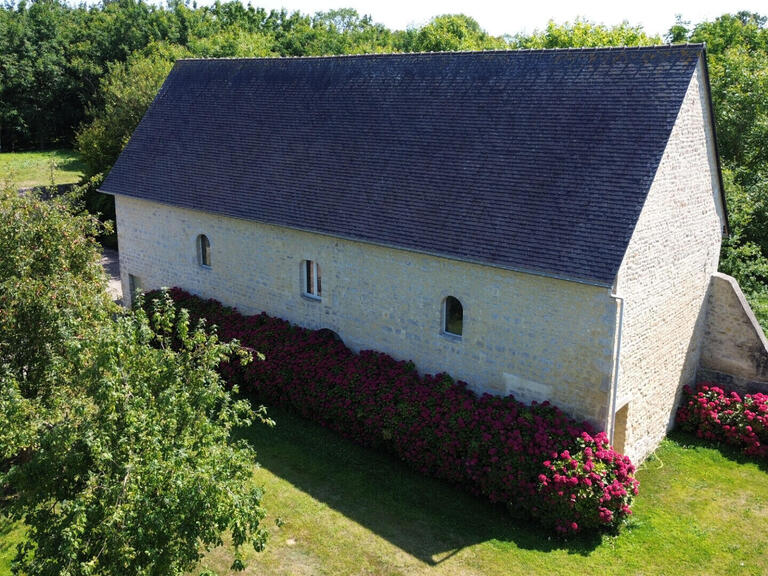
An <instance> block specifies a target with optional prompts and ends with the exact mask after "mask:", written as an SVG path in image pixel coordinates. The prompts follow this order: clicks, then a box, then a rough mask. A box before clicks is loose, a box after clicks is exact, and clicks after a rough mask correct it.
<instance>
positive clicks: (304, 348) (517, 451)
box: [147, 288, 638, 534]
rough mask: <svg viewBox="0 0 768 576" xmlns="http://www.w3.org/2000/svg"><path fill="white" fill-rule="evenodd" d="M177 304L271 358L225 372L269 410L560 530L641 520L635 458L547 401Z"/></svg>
mask: <svg viewBox="0 0 768 576" xmlns="http://www.w3.org/2000/svg"><path fill="white" fill-rule="evenodd" d="M171 295H172V297H173V298H174V300H175V301H176V303H177V305H179V306H180V307H184V308H186V309H187V310H189V311H190V314H191V315H192V316H193V317H195V316H196V317H204V318H205V319H206V320H207V321H208V322H209V323H211V324H214V325H216V326H217V327H218V330H219V336H220V337H221V338H222V339H223V340H229V339H233V338H236V339H237V340H239V341H240V342H241V344H242V345H244V346H246V347H249V348H252V349H254V350H258V351H259V352H260V353H263V355H264V359H263V360H262V361H260V362H253V363H251V364H249V365H247V366H245V367H242V366H240V365H239V364H236V363H229V364H224V365H222V368H221V370H222V373H223V375H224V376H225V378H226V379H227V380H228V381H229V382H231V383H233V384H237V385H238V386H239V388H240V390H242V391H245V392H250V393H253V394H255V395H257V396H258V398H259V400H260V401H265V402H273V403H275V402H276V403H278V404H280V405H283V406H287V407H289V408H291V409H293V410H294V411H296V412H298V413H299V414H301V415H302V416H304V417H306V418H310V419H312V420H314V421H316V422H319V423H320V424H321V425H322V426H324V427H327V428H329V429H332V430H334V431H336V432H337V433H339V434H341V435H343V436H345V437H347V438H350V439H352V440H353V441H355V442H357V443H360V444H363V445H366V446H373V447H376V448H380V449H383V450H386V451H389V452H391V453H394V454H395V455H397V456H398V457H399V458H400V459H402V460H403V461H405V462H407V463H408V464H409V465H410V466H412V467H413V468H415V469H416V470H418V471H419V472H421V473H423V474H427V475H430V476H434V477H437V478H442V479H445V480H448V481H451V482H454V483H456V484H458V485H461V486H463V487H464V488H466V489H468V490H469V491H471V492H473V493H475V494H478V495H483V496H485V497H486V498H488V499H490V500H491V501H492V502H500V503H505V504H506V505H507V506H508V507H509V508H510V510H512V511H514V512H517V513H521V512H522V513H524V514H528V515H530V516H532V517H534V518H535V519H536V520H538V521H539V522H540V523H541V524H543V525H545V526H547V527H550V528H553V529H555V530H556V531H558V532H560V533H564V534H570V533H575V532H579V531H580V530H582V529H590V530H591V529H596V528H614V527H617V526H618V525H619V524H620V523H621V522H622V521H623V520H625V519H626V517H627V515H629V514H630V513H631V511H630V508H629V506H630V504H631V501H632V498H633V496H634V495H636V494H637V486H638V483H637V481H636V480H635V479H634V477H633V474H634V467H633V466H632V464H631V462H630V461H629V459H628V458H626V457H625V456H622V455H620V454H617V453H616V452H614V451H613V450H612V449H611V448H610V446H609V443H608V440H607V438H606V436H605V434H603V433H599V434H595V432H594V430H592V428H591V426H590V425H589V424H588V423H586V422H577V421H575V420H573V419H572V418H570V417H569V416H567V415H566V414H565V413H563V412H562V411H561V410H560V409H558V408H557V407H555V406H553V405H551V404H549V403H548V402H544V403H540V404H538V403H535V402H534V403H533V404H531V405H530V406H529V405H525V404H522V403H521V402H518V401H517V400H515V399H514V398H513V397H512V396H507V397H498V396H491V395H488V394H484V395H482V396H478V395H476V394H475V393H474V392H472V391H471V390H469V388H468V387H467V384H466V383H464V382H456V381H454V380H453V379H452V378H451V377H450V376H449V375H447V374H436V375H424V376H422V375H420V374H419V373H418V372H417V370H416V367H415V366H414V365H413V363H411V362H403V361H398V360H395V359H394V358H392V357H391V356H388V355H386V354H382V353H380V352H375V351H371V350H364V351H362V352H360V353H359V354H356V353H354V352H353V351H351V350H350V349H349V348H347V347H346V346H345V345H344V344H343V343H342V342H339V341H338V340H334V339H333V338H331V337H329V336H326V335H325V334H323V333H322V332H321V331H313V330H308V329H305V328H300V327H298V326H295V325H292V324H290V323H289V322H286V321H284V320H281V319H278V318H272V317H270V316H268V315H266V314H264V313H262V314H258V315H255V316H243V315H241V314H239V313H238V312H237V311H236V310H235V309H233V308H228V307H225V306H223V305H221V304H220V303H219V302H216V301H215V300H207V301H204V300H201V299H199V298H197V297H195V296H192V295H191V294H188V293H186V292H184V291H182V290H180V289H177V288H174V289H172V290H171ZM147 300H148V301H149V300H151V296H148V298H147ZM566 485H567V488H566Z"/></svg>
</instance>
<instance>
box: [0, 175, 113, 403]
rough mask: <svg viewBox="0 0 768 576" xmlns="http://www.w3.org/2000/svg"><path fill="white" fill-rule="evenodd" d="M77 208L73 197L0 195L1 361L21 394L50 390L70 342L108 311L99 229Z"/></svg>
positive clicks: (34, 393)
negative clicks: (101, 264)
mask: <svg viewBox="0 0 768 576" xmlns="http://www.w3.org/2000/svg"><path fill="white" fill-rule="evenodd" d="M74 208H77V206H74ZM72 210H73V204H72V199H69V198H56V199H53V200H50V201H45V202H44V201H41V200H40V199H39V198H37V197H36V196H35V195H34V193H30V194H28V195H24V196H21V195H19V194H17V193H16V192H15V191H13V190H11V187H10V185H9V186H8V188H7V189H6V190H4V191H2V192H0V254H2V258H0V366H2V367H3V369H4V371H5V373H6V375H8V376H10V377H13V378H14V380H15V381H16V382H17V384H18V386H19V390H20V392H21V393H22V394H23V395H24V397H37V396H40V397H47V396H48V395H49V394H51V393H52V390H54V389H55V387H56V384H57V381H58V377H59V367H60V365H61V363H62V361H63V358H64V357H65V356H66V354H67V353H68V350H69V346H70V342H71V341H73V340H74V341H76V340H78V339H79V338H81V337H82V335H83V332H84V331H85V330H87V329H89V328H92V327H94V326H96V325H97V324H98V323H100V322H101V321H103V320H104V319H105V318H106V317H107V316H108V314H109V313H110V311H111V307H110V304H111V303H110V301H109V298H108V296H107V295H106V293H105V291H104V285H105V279H104V271H103V269H102V268H101V266H100V265H99V261H98V257H97V247H96V243H95V242H94V240H93V237H94V235H95V234H96V233H97V232H98V231H99V230H100V226H99V224H98V221H96V220H95V219H94V218H92V217H91V216H89V215H88V214H83V213H73V211H72Z"/></svg>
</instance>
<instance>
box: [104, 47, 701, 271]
mask: <svg viewBox="0 0 768 576" xmlns="http://www.w3.org/2000/svg"><path fill="white" fill-rule="evenodd" d="M703 49H704V47H703V46H702V45H677V46H660V47H643V48H613V49H605V48H603V49H575V50H539V51H499V52H463V53H434V54H433V53H428V54H385V55H363V56H337V57H320V58H317V57H314V58H259V59H226V60H181V61H179V62H177V63H176V65H175V67H174V68H173V70H172V71H171V73H170V75H169V76H168V78H167V80H166V81H165V83H164V84H163V86H162V88H161V89H160V92H159V93H158V95H157V97H156V98H155V100H154V102H153V104H152V105H151V107H150V108H149V110H148V112H147V113H146V115H145V116H144V118H143V120H142V121H141V123H140V125H139V127H138V128H137V129H136V131H135V132H134V134H133V136H132V138H131V140H130V142H129V143H128V145H127V146H126V147H125V150H124V151H123V153H122V154H121V155H120V157H119V159H118V161H117V163H116V164H115V166H114V168H113V169H112V171H111V172H110V174H109V175H108V177H107V178H106V180H105V181H104V183H103V185H102V187H101V190H102V191H103V192H105V193H108V194H118V195H119V194H122V195H126V196H133V197H137V198H144V199H148V200H153V201H157V202H162V203H167V204H172V205H176V206H183V207H186V208H192V209H197V210H205V211H209V212H214V213H218V214H224V215H228V216H233V217H237V218H244V219H249V220H256V221H260V222H266V223H271V224H277V225H282V226H288V227H292V228H298V229H303V230H310V231H316V232H320V233H323V234H330V235H334V236H340V237H345V238H352V239H357V240H361V241H365V242H372V243H376V244H384V245H388V246H395V247H400V248H404V249H408V250H416V251H419V252H426V253H432V254H439V255H444V256H447V257H450V258H457V259H462V260H469V261H473V262H480V263H486V264H490V265H493V266H498V267H503V268H510V269H515V270H522V271H529V272H534V273H540V274H545V275H550V276H555V277H564V278H568V279H575V280H580V281H585V282H589V283H594V284H598V285H605V286H610V285H611V284H612V282H613V281H614V278H615V276H616V273H617V272H618V269H619V266H620V264H621V260H622V257H623V255H624V252H625V250H626V248H627V245H628V242H629V239H630V236H631V234H632V231H633V229H634V226H635V224H636V222H637V219H638V216H639V214H640V210H641V208H642V206H643V203H644V201H645V198H646V195H647V193H648V190H649V187H650V185H651V182H652V181H653V178H654V174H655V172H656V168H657V166H658V164H659V161H660V160H661V157H662V154H663V152H664V148H665V146H666V143H667V140H668V138H669V135H670V132H671V130H672V126H673V124H674V122H675V119H676V117H677V114H678V111H679V109H680V105H681V103H682V100H683V97H684V95H685V93H686V89H687V88H688V84H689V82H690V79H691V76H692V74H693V72H694V69H695V67H696V64H697V62H698V59H699V57H700V55H701V54H702V52H703Z"/></svg>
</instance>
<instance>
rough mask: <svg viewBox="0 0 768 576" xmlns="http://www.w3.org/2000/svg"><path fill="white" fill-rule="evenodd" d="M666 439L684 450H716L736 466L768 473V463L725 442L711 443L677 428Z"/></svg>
mask: <svg viewBox="0 0 768 576" xmlns="http://www.w3.org/2000/svg"><path fill="white" fill-rule="evenodd" d="M667 438H669V439H670V440H672V441H673V442H675V443H676V444H679V445H680V446H683V447H684V448H703V449H707V450H717V451H718V452H719V453H720V454H721V455H722V456H723V457H724V458H726V459H728V460H730V461H732V462H736V463H738V464H754V465H755V466H757V467H758V468H760V470H762V471H763V472H768V461H767V460H765V459H762V458H758V457H756V456H748V455H746V454H744V453H743V452H742V451H741V450H739V449H738V448H737V447H735V446H732V445H731V444H726V443H725V442H713V441H712V440H704V439H703V438H699V437H698V436H696V434H693V433H691V432H685V431H684V430H680V429H679V428H675V429H674V430H672V431H671V432H670V433H669V434H667Z"/></svg>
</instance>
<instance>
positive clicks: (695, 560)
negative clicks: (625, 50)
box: [0, 410, 768, 576]
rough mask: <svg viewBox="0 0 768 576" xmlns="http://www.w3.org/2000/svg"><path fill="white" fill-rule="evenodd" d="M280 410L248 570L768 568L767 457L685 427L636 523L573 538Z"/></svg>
mask: <svg viewBox="0 0 768 576" xmlns="http://www.w3.org/2000/svg"><path fill="white" fill-rule="evenodd" d="M271 415H272V417H273V418H274V419H275V420H276V421H277V427H276V428H274V429H267V428H266V427H262V426H259V427H255V428H253V429H249V430H247V431H246V432H245V436H246V437H247V438H248V439H249V440H251V441H252V442H253V444H254V445H255V446H256V447H257V449H258V451H259V461H260V462H261V464H262V467H261V468H259V469H258V470H256V472H255V477H256V481H257V482H258V483H260V484H262V485H264V486H265V488H266V490H267V494H266V496H265V500H264V503H265V505H266V506H267V507H268V510H269V516H268V517H267V519H266V520H265V522H266V523H267V526H268V527H269V530H270V532H271V533H272V537H271V539H270V541H269V543H268V545H267V550H266V551H265V552H263V553H261V554H257V553H255V552H253V551H252V550H251V551H249V553H248V554H247V559H248V568H247V569H246V571H245V572H243V573H241V574H246V575H255V574H270V575H281V574H284V575H291V576H294V575H310V574H328V575H345V574H356V575H374V574H375V575H382V576H384V575H395V574H398V575H406V574H407V575H411V574H414V575H456V576H459V575H461V576H465V575H469V576H472V575H477V576H480V575H482V576H490V575H495V574H499V575H502V574H504V575H510V574H513V575H514V574H547V575H550V574H551V575H568V576H572V575H574V574H579V575H580V574H590V575H591V574H599V575H601V576H602V575H610V574H617V575H619V574H621V575H648V576H651V575H653V576H657V575H662V574H663V575H666V576H673V575H678V574H686V575H688V574H690V575H697V576H698V575H718V574H734V575H737V574H738V575H755V576H757V575H761V576H762V575H765V574H768V530H766V528H765V527H766V525H768V466H765V465H762V468H761V465H758V464H756V463H754V462H750V461H744V460H742V459H741V458H739V457H738V456H736V455H734V454H733V453H732V452H729V451H727V450H726V451H724V452H721V451H720V450H718V449H715V448H710V447H707V446H704V445H701V444H699V443H698V442H696V441H695V440H694V439H692V438H691V437H688V436H685V435H680V434H673V435H672V437H671V438H670V439H668V440H666V441H665V442H664V443H663V444H662V445H661V447H660V448H659V449H658V451H657V453H656V456H655V457H653V458H651V459H650V460H649V461H648V462H646V464H645V465H644V466H643V467H642V469H641V470H640V471H639V473H638V476H639V478H640V481H641V492H640V496H639V497H638V499H637V501H636V503H635V507H634V509H635V516H634V518H633V521H632V524H631V526H629V527H627V528H626V529H624V530H623V531H622V532H621V534H620V535H619V536H604V537H602V538H588V537H585V538H579V539H576V540H573V541H570V542H563V541H560V540H557V539H554V538H550V536H549V535H548V534H547V533H546V532H542V531H540V530H537V529H536V528H534V527H531V526H529V525H527V524H526V523H525V522H520V521H517V522H516V521H514V520H513V519H512V518H510V516H509V515H508V514H507V513H505V511H504V510H503V509H501V508H498V507H495V506H492V505H490V504H487V503H486V502H484V501H482V500H480V499H476V498H473V497H472V496H469V495H467V494H464V493H463V492H461V491H459V490H456V489H454V488H452V487H451V486H448V485H446V484H444V483H442V482H438V481H433V480H430V479H427V478H423V477H421V476H420V475H418V474H415V473H413V472H411V471H410V470H409V469H407V468H406V467H404V466H403V465H401V464H400V463H399V462H397V461H395V460H393V459H392V458H390V457H389V456H387V455H384V454H380V453H376V452H371V451H368V450H365V449H363V448H360V447H358V446H356V445H354V444H352V443H350V442H348V441H346V440H343V439H341V438H339V437H337V436H336V435H334V434H332V433H329V432H327V431H326V430H324V429H322V428H320V427H318V426H317V425H315V424H313V423H310V422H306V421H304V420H301V419H299V418H297V417H295V416H292V415H290V414H287V413H285V412H283V411H279V410H272V411H271ZM278 518H279V519H280V524H281V526H278V525H277V523H276V522H275V521H276V520H277V519H278ZM0 522H1V521H0ZM20 537H21V531H20V528H19V526H14V525H8V524H2V523H0V574H7V573H8V572H9V560H10V557H11V556H12V553H13V548H14V546H15V542H16V541H18V539H19V538H20ZM230 563H231V557H230V556H229V554H228V552H227V551H226V549H224V548H221V549H216V550H214V551H212V552H210V553H209V554H208V555H207V556H206V558H205V559H204V561H203V562H202V564H201V566H200V568H199V569H198V570H195V571H194V572H193V574H194V575H196V574H198V573H199V572H200V571H201V570H202V568H213V569H214V570H216V571H217V573H218V574H220V575H223V574H230V573H231V572H229V565H230ZM231 574H235V573H231Z"/></svg>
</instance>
